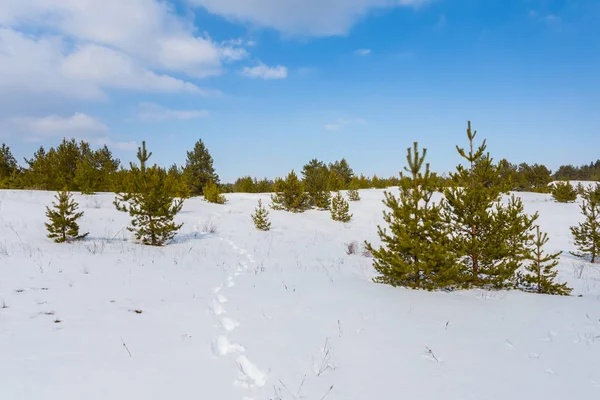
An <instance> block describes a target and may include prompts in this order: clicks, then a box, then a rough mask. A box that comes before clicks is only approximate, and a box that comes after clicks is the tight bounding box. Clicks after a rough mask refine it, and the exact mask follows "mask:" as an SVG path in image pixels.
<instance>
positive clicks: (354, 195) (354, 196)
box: [348, 189, 360, 201]
mask: <svg viewBox="0 0 600 400" xmlns="http://www.w3.org/2000/svg"><path fill="white" fill-rule="evenodd" d="M348 200H350V201H360V194H359V193H358V190H356V189H348Z"/></svg>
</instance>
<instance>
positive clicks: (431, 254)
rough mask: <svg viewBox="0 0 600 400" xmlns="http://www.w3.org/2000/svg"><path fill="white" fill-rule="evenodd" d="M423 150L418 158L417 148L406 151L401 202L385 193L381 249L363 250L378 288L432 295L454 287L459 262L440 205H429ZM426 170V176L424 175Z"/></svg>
mask: <svg viewBox="0 0 600 400" xmlns="http://www.w3.org/2000/svg"><path fill="white" fill-rule="evenodd" d="M426 154H427V149H424V150H423V153H422V154H421V153H420V152H419V149H418V144H417V143H416V142H415V143H414V145H413V148H412V149H411V148H408V149H407V156H406V159H407V163H408V166H407V167H405V168H404V169H405V171H406V172H407V173H408V176H405V175H404V174H403V173H402V172H401V173H400V177H401V180H400V182H401V185H400V193H399V197H398V198H397V197H395V196H394V195H393V194H391V193H389V192H385V200H384V201H383V203H384V204H385V205H386V206H387V207H388V211H384V213H383V218H384V221H385V222H386V223H387V224H388V226H389V230H390V231H389V232H388V230H387V229H385V228H382V227H381V226H379V227H378V232H379V237H380V238H381V241H382V242H383V246H381V247H380V248H379V249H375V248H374V247H373V246H372V245H371V244H370V243H366V249H367V250H368V251H369V252H371V254H372V255H373V258H374V260H375V262H374V267H375V270H376V271H377V272H378V273H379V276H378V277H377V278H376V279H375V281H376V282H380V283H387V284H390V285H393V286H406V287H411V288H425V289H435V288H439V287H447V286H453V285H454V284H455V283H456V282H457V281H458V280H459V277H458V274H459V272H460V271H459V269H458V262H457V259H456V256H455V255H454V252H453V249H452V247H451V242H450V235H449V230H448V225H447V224H446V221H445V218H444V216H443V213H442V211H443V200H441V202H440V203H435V202H433V201H432V195H433V192H434V190H435V188H436V186H435V179H434V177H433V176H432V174H431V173H430V170H429V164H424V161H425V156H426ZM423 166H425V171H423Z"/></svg>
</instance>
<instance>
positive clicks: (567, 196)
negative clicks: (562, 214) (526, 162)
mask: <svg viewBox="0 0 600 400" xmlns="http://www.w3.org/2000/svg"><path fill="white" fill-rule="evenodd" d="M551 193H552V197H553V198H554V200H556V201H557V202H559V203H571V202H574V201H575V200H577V190H576V189H575V188H574V187H573V185H571V184H570V183H569V182H556V183H555V184H554V187H553V188H552V190H551Z"/></svg>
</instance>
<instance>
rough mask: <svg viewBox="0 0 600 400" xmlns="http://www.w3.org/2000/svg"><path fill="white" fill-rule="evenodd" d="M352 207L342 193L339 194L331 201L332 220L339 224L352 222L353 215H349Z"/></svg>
mask: <svg viewBox="0 0 600 400" xmlns="http://www.w3.org/2000/svg"><path fill="white" fill-rule="evenodd" d="M349 211H350V206H349V205H348V202H347V201H346V199H344V196H342V193H341V192H337V194H336V195H335V196H333V199H331V219H333V220H334V221H339V222H350V220H351V219H352V214H350V213H349Z"/></svg>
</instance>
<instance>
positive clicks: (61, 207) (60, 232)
mask: <svg viewBox="0 0 600 400" xmlns="http://www.w3.org/2000/svg"><path fill="white" fill-rule="evenodd" d="M55 198H56V200H57V201H58V202H57V203H54V202H53V203H52V206H53V209H52V210H51V209H50V208H48V207H46V216H47V217H48V218H49V219H50V223H46V228H47V229H48V232H49V233H48V237H49V238H50V239H52V240H54V241H55V242H56V243H64V242H72V241H75V240H81V239H83V238H85V237H86V236H87V235H88V234H87V233H84V234H83V235H80V234H79V225H78V224H77V220H78V219H79V218H81V217H82V216H83V212H77V208H78V206H79V205H78V204H77V203H76V202H75V200H73V198H72V196H71V194H70V193H69V192H67V191H61V192H58V193H57V195H56V197H55Z"/></svg>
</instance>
